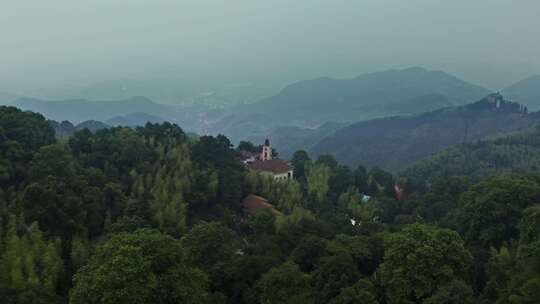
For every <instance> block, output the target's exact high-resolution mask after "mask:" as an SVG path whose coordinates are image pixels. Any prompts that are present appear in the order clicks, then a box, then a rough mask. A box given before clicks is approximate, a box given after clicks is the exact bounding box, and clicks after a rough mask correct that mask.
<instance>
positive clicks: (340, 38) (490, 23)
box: [0, 0, 540, 92]
mask: <svg viewBox="0 0 540 304" xmlns="http://www.w3.org/2000/svg"><path fill="white" fill-rule="evenodd" d="M539 16H540V1H538V0H266V1H262V0H261V1H259V0H215V1H210V0H176V1H172V0H88V1H74V0H50V1H43V0H33V1H32V0H26V1H22V0H0V82H1V83H0V91H11V92H15V91H21V90H31V89H32V88H35V87H41V88H43V87H61V86H66V85H73V86H78V85H87V84H89V83H93V82H101V81H109V80H114V79H118V78H132V79H153V78H156V77H169V76H174V77H176V78H178V79H185V85H190V84H197V83H199V84H200V83H203V84H205V85H206V83H207V84H208V85H209V86H212V85H229V84H235V83H250V82H264V81H268V82H273V83H287V82H290V81H293V80H299V79H305V78H314V77H318V76H335V77H352V76H354V75H358V74H361V73H364V72H370V71H378V70H384V69H388V68H401V67H409V66H424V67H427V68H432V69H442V70H445V71H448V72H451V73H454V74H456V75H458V76H460V77H462V78H464V79H466V80H469V81H473V82H475V83H478V84H481V85H484V86H488V87H490V88H493V89H497V88H500V87H502V86H503V85H505V84H509V82H511V81H515V80H518V79H519V78H523V77H527V76H530V75H531V74H539V73H540V39H539V37H540V17H539Z"/></svg>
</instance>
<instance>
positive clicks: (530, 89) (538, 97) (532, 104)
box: [502, 75, 540, 111]
mask: <svg viewBox="0 0 540 304" xmlns="http://www.w3.org/2000/svg"><path fill="white" fill-rule="evenodd" d="M502 92H503V94H505V95H506V96H507V97H508V98H510V99H512V100H516V101H518V102H520V103H522V104H524V105H527V107H528V108H529V110H532V111H538V110H540V75H535V76H532V77H529V78H527V79H524V80H521V81H519V82H517V83H515V84H513V85H511V86H509V87H507V88H505V89H504V90H503V91H502Z"/></svg>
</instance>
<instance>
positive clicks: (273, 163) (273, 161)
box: [240, 139, 294, 180]
mask: <svg viewBox="0 0 540 304" xmlns="http://www.w3.org/2000/svg"><path fill="white" fill-rule="evenodd" d="M275 154H276V153H275V152H274V150H273V149H272V145H270V140H268V139H266V140H265V141H264V145H263V146H262V149H261V151H260V152H256V151H245V150H241V151H240V157H241V158H242V162H243V163H244V164H245V165H246V166H247V167H248V168H250V169H252V170H255V171H258V172H261V173H263V174H269V175H272V176H273V177H274V179H277V180H288V179H293V178H294V168H293V167H292V166H291V165H290V164H289V162H287V161H285V160H282V159H279V158H277V157H275Z"/></svg>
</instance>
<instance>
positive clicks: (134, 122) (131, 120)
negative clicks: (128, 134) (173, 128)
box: [106, 112, 165, 127]
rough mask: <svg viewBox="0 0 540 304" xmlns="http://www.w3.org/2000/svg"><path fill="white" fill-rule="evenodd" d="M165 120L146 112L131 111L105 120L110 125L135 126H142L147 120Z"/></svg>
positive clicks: (159, 121)
mask: <svg viewBox="0 0 540 304" xmlns="http://www.w3.org/2000/svg"><path fill="white" fill-rule="evenodd" d="M164 121H165V120H164V119H163V118H161V117H158V116H155V115H150V114H146V113H141V112H137V113H131V114H127V115H122V116H116V117H113V118H111V119H109V120H107V121H106V124H108V125H110V126H125V127H136V126H144V125H145V124H146V123H147V122H151V123H162V122H164Z"/></svg>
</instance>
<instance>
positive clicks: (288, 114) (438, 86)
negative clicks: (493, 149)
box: [209, 67, 490, 139]
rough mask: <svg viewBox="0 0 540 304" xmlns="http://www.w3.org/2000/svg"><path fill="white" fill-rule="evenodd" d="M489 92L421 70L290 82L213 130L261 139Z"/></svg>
mask: <svg viewBox="0 0 540 304" xmlns="http://www.w3.org/2000/svg"><path fill="white" fill-rule="evenodd" d="M489 93H490V91H489V90H487V89H484V88H482V87H479V86H476V85H473V84H470V83H468V82H465V81H463V80H461V79H459V78H457V77H454V76H452V75H450V74H447V73H444V72H441V71H429V70H426V69H424V68H419V67H414V68H408V69H403V70H388V71H384V72H377V73H369V74H363V75H360V76H358V77H355V78H352V79H335V78H329V77H323V78H317V79H312V80H305V81H300V82H297V83H294V84H291V85H289V86H287V87H285V88H284V89H283V90H281V91H280V92H279V93H277V94H276V95H274V96H272V97H270V98H266V99H263V100H262V101H260V102H257V103H254V104H249V105H243V106H239V107H236V108H233V109H231V110H230V111H229V115H228V116H226V117H224V118H223V119H222V120H221V121H217V122H215V123H213V124H212V125H211V126H210V127H209V130H210V133H224V134H227V135H229V136H231V138H233V139H242V138H252V137H260V136H264V135H269V134H270V133H272V131H271V130H273V129H275V128H277V127H283V126H296V127H300V128H307V129H316V128H318V127H319V126H321V125H323V124H324V123H327V122H337V123H354V122H359V121H364V120H369V119H374V118H380V117H388V116H396V115H410V114H420V113H423V112H427V111H432V110H435V109H440V108H443V107H449V106H456V105H463V104H467V103H470V102H473V101H476V100H479V99H481V98H482V97H484V96H486V95H487V94H489Z"/></svg>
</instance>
